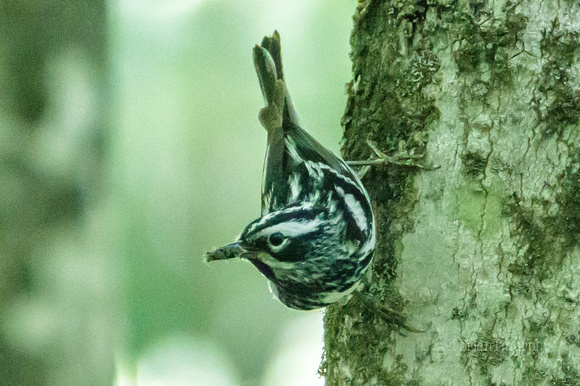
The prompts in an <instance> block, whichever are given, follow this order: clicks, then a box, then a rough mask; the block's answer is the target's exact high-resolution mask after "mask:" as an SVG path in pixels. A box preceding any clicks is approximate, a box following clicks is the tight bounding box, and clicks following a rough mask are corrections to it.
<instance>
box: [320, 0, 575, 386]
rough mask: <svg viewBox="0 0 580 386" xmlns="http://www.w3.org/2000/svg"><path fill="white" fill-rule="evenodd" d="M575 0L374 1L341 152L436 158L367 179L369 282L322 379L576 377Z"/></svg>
mask: <svg viewBox="0 0 580 386" xmlns="http://www.w3.org/2000/svg"><path fill="white" fill-rule="evenodd" d="M579 31H580V3H578V2H551V1H539V0H530V1H527V2H523V3H522V2H518V3H513V2H511V1H499V2H498V1H495V2H492V1H485V0H483V1H471V2H453V1H452V2H445V1H442V2H437V1H427V2H425V1H419V0H418V1H413V0H411V1H402V2H393V1H378V0H377V1H367V2H363V3H361V4H359V7H358V9H357V12H356V14H355V16H354V29H353V32H352V38H351V44H352V53H351V57H352V60H353V72H354V79H353V81H352V82H351V83H350V84H349V87H348V103H347V108H346V113H345V115H344V118H343V122H344V127H345V138H346V143H345V147H344V153H345V158H346V159H365V158H367V157H368V156H369V154H370V150H369V148H368V147H367V145H366V138H367V137H369V136H370V138H372V139H374V140H375V141H377V142H378V144H379V147H380V148H381V149H383V150H384V151H385V152H387V153H391V154H392V153H397V152H400V151H405V150H406V151H410V152H413V151H414V152H415V153H425V154H426V163H428V164H434V165H440V166H441V168H440V169H437V170H435V171H418V170H416V169H404V168H401V167H393V166H390V167H388V168H386V169H383V170H381V169H379V168H375V169H374V170H373V171H372V172H370V173H369V174H367V176H366V177H365V181H364V182H365V184H366V186H367V187H368V188H369V193H370V196H371V198H372V199H373V201H374V207H375V211H376V215H377V222H378V224H377V229H378V240H379V243H380V244H379V248H378V251H377V253H376V255H375V260H374V269H373V272H372V278H371V282H372V284H371V286H370V289H369V290H370V292H371V293H372V294H373V295H374V296H376V297H377V298H379V299H381V300H383V301H384V302H385V304H386V305H388V306H390V307H392V308H394V309H396V310H399V311H401V312H402V313H404V314H406V315H407V316H408V317H409V319H408V320H409V324H411V325H414V326H417V327H422V326H428V327H429V328H428V329H427V331H426V332H423V333H406V334H405V335H406V336H405V335H402V334H398V333H397V332H396V331H394V330H393V329H392V328H391V327H390V326H389V325H387V324H385V322H384V321H383V320H381V319H380V318H379V317H378V316H377V315H376V313H375V312H374V310H369V309H364V308H363V307H362V305H360V304H358V303H357V302H356V300H353V301H352V302H351V303H350V304H348V305H347V306H333V307H330V308H329V309H328V311H327V314H326V316H325V358H324V361H323V363H322V365H321V373H323V374H325V375H326V379H327V382H328V383H327V384H329V385H335V384H349V385H350V384H379V385H386V384H393V385H399V384H445V385H451V384H454V385H465V384H475V385H482V384H498V385H499V384H521V385H523V384H529V385H531V384H570V385H571V384H580V318H579V301H580V299H579V298H580V246H579V241H580V236H579V232H580V152H579V151H580V130H579V129H580V124H579V119H580V88H579V87H578V84H579V82H580V34H579Z"/></svg>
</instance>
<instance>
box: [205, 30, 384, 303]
mask: <svg viewBox="0 0 580 386" xmlns="http://www.w3.org/2000/svg"><path fill="white" fill-rule="evenodd" d="M254 65H255V67H256V72H257V74H258V78H259V80H260V85H261V88H262V93H263V95H264V100H265V102H266V107H264V108H263V109H262V110H261V111H260V121H261V123H262V125H263V126H264V127H265V128H266V130H267V131H268V149H267V154H266V161H265V165H264V181H263V188H262V216H261V217H260V218H258V219H257V220H255V221H253V222H252V223H250V224H249V225H248V226H247V227H246V228H245V229H244V231H243V232H242V234H241V235H240V237H239V239H238V240H237V241H236V242H235V243H233V244H229V245H226V246H224V247H221V248H219V249H217V250H216V251H214V252H211V253H208V255H207V260H221V259H228V258H234V257H241V258H245V259H248V260H249V261H250V262H252V264H254V265H255V266H256V267H257V268H258V269H259V270H260V272H261V273H262V274H264V275H265V276H266V277H267V278H268V279H269V280H270V282H271V287H272V290H273V292H274V294H275V295H276V297H277V298H278V299H279V300H280V301H281V302H282V303H284V304H285V305H286V306H288V307H291V308H295V309H302V310H310V309H315V308H320V307H325V306H327V305H329V304H332V303H335V302H337V301H339V300H341V299H343V298H344V297H345V296H348V295H349V294H351V293H352V292H353V291H354V290H355V289H356V288H357V287H358V286H359V284H360V282H361V279H362V277H363V276H364V274H365V272H366V270H367V269H368V267H369V266H370V262H371V259H372V255H373V252H374V249H375V242H376V240H375V225H374V217H373V212H372V207H371V204H370V201H369V197H368V194H367V192H366V190H365V188H364V186H363V185H362V183H361V181H360V180H359V178H358V177H357V175H356V173H354V171H353V170H352V169H351V168H350V167H349V166H348V165H347V164H346V163H345V162H344V161H343V160H341V159H340V158H338V157H337V156H335V155H334V154H333V153H332V152H330V151H329V150H327V149H326V148H324V147H323V146H322V145H321V144H319V143H318V142H317V141H316V140H315V139H314V138H313V137H312V136H311V135H310V134H308V133H307V132H306V131H304V129H303V128H302V126H301V124H300V122H299V120H298V116H297V114H296V112H295V111H294V108H293V106H292V102H291V100H290V96H289V94H288V92H287V90H286V86H285V83H284V76H283V69H282V61H281V55H280V36H279V34H278V33H277V32H274V34H273V36H272V37H265V38H264V40H263V41H262V44H261V46H256V47H255V48H254Z"/></svg>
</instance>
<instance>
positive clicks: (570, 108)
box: [534, 18, 580, 136]
mask: <svg viewBox="0 0 580 386" xmlns="http://www.w3.org/2000/svg"><path fill="white" fill-rule="evenodd" d="M540 49H541V53H542V58H543V59H544V64H543V66H542V77H541V78H540V80H539V84H538V97H537V99H535V100H534V103H535V105H536V106H537V105H538V104H540V103H541V102H542V101H543V102H544V103H545V104H547V108H546V109H540V108H539V107H536V112H537V119H538V124H540V123H543V124H544V125H543V131H544V135H547V136H550V135H552V134H561V133H562V130H564V129H565V128H566V127H568V125H577V124H578V121H579V119H580V89H578V87H577V85H578V82H579V81H580V79H578V77H577V76H575V75H574V72H573V71H572V65H573V64H574V61H575V60H578V56H579V55H580V32H579V31H569V30H562V29H561V28H560V22H559V20H558V18H555V19H554V20H553V22H552V26H551V28H550V29H549V30H544V31H542V39H541V41H540Z"/></svg>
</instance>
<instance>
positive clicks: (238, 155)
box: [0, 0, 356, 385]
mask: <svg viewBox="0 0 580 386" xmlns="http://www.w3.org/2000/svg"><path fill="white" fill-rule="evenodd" d="M0 4H1V6H0V13H1V14H0V17H1V19H0V39H1V41H0V42H1V44H0V95H1V97H0V384H1V385H43V384H47V385H85V384H87V385H101V384H103V385H107V384H118V385H132V384H140V385H153V384H155V385H176V384H183V385H189V384H191V385H256V384H263V385H283V384H288V385H299V384H301V385H304V384H322V383H323V380H321V379H319V378H318V376H317V375H316V370H317V367H318V364H319V362H320V357H321V354H322V345H323V344H322V316H323V312H322V311H312V312H300V311H294V310H290V309H287V308H285V307H284V306H283V305H282V304H281V303H279V302H277V301H275V300H273V298H272V295H271V293H270V292H269V290H268V286H267V282H266V279H265V278H264V277H262V276H261V275H260V274H259V272H258V271H257V270H256V269H255V268H254V267H253V266H252V265H251V264H248V263H245V262H241V261H230V262H216V263H212V264H211V265H208V264H205V263H204V262H203V261H202V256H203V254H204V252H206V251H208V250H211V249H212V248H214V247H217V246H220V245H222V244H226V243H229V242H232V241H234V239H235V237H236V236H237V235H238V234H239V233H240V232H241V230H242V229H243V228H244V227H245V226H246V225H247V224H248V223H249V222H250V221H251V220H253V219H255V218H256V217H257V216H258V215H259V212H260V209H259V206H260V184H261V174H262V163H263V158H264V152H265V142H266V133H265V131H264V130H263V129H262V128H261V126H260V124H259V123H258V119H257V116H258V111H259V109H260V108H261V107H262V105H263V101H262V97H261V94H260V90H259V85H258V81H257V78H256V75H255V72H254V68H253V64H252V58H251V51H252V47H253V46H254V44H256V43H259V42H260V41H261V39H262V37H263V36H264V35H266V34H271V33H272V32H273V31H274V29H278V30H279V31H280V34H281V36H282V48H283V58H284V64H285V73H286V78H287V83H288V87H289V89H290V92H291V93H292V96H293V100H294V103H295V105H296V108H297V110H298V112H299V113H300V115H301V118H302V120H303V121H304V122H305V124H306V126H307V128H308V129H309V131H310V132H311V133H312V134H313V135H314V136H315V137H316V138H317V139H319V140H320V141H321V142H322V143H324V144H325V145H327V146H328V147H329V148H331V149H332V150H333V151H335V152H338V151H339V148H340V146H339V144H340V140H341V137H342V130H341V127H340V118H341V116H342V113H343V111H344V106H345V104H346V95H345V91H344V90H345V87H344V84H345V83H346V82H348V81H349V80H350V61H349V59H348V52H349V43H348V38H349V34H350V29H351V24H352V21H351V15H352V14H353V13H354V7H355V6H356V2H354V1H332V0H324V1H305V0H299V1H258V0H251V1H246V2H237V1H200V0H167V1H152V0H145V1H137V0H117V1H110V2H103V1H102V0H97V1H93V0H91V1H88V0H77V1H64V0H48V1H42V2H39V1H33V0H25V1H16V0H2V1H1V2H0Z"/></svg>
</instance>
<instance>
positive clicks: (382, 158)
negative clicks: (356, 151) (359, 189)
mask: <svg viewBox="0 0 580 386" xmlns="http://www.w3.org/2000/svg"><path fill="white" fill-rule="evenodd" d="M367 145H368V146H369V147H370V148H371V150H372V151H373V153H374V157H372V158H371V159H369V160H366V161H346V163H347V165H349V166H363V168H362V169H361V170H360V173H359V177H360V178H362V177H363V176H364V175H365V174H366V173H367V172H368V170H369V169H370V167H371V166H381V165H383V166H384V165H389V164H390V165H396V166H402V167H411V168H419V169H422V170H436V169H439V168H440V166H438V165H436V166H428V165H424V164H421V163H418V162H416V161H417V160H420V159H422V158H424V157H425V156H424V155H423V154H409V153H408V152H403V153H398V154H395V155H394V156H392V157H391V156H388V155H386V154H385V153H383V152H382V151H380V150H379V148H378V147H377V145H376V143H375V142H373V141H371V140H370V139H367Z"/></svg>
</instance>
